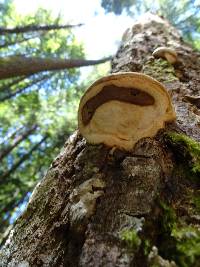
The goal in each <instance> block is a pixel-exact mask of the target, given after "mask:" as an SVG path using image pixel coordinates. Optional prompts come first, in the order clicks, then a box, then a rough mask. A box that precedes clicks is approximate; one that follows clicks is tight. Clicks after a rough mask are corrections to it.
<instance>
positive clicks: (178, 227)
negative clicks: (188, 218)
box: [158, 203, 200, 267]
mask: <svg viewBox="0 0 200 267" xmlns="http://www.w3.org/2000/svg"><path fill="white" fill-rule="evenodd" d="M160 206H161V208H162V213H163V215H162V217H161V218H160V219H159V220H160V224H161V225H160V226H161V233H160V236H161V238H160V239H161V242H160V244H159V246H158V247H159V253H160V255H161V256H163V257H164V258H167V259H170V260H174V261H175V262H176V263H177V264H178V266H180V267H190V266H194V267H197V266H200V265H198V264H199V262H200V229H198V228H197V227H196V226H195V225H186V224H185V222H184V221H182V220H180V219H178V218H177V217H176V214H175V212H174V210H173V209H172V208H171V207H169V206H167V205H166V204H164V203H161V205H160Z"/></svg>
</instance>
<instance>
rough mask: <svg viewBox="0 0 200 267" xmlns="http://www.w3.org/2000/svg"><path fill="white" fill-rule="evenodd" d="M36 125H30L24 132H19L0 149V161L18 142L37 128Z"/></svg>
mask: <svg viewBox="0 0 200 267" xmlns="http://www.w3.org/2000/svg"><path fill="white" fill-rule="evenodd" d="M37 127H38V126H37V125H33V126H32V127H30V128H29V129H26V131H25V132H23V133H21V134H20V135H18V136H17V137H16V138H15V139H14V142H13V143H12V144H11V145H9V146H7V147H5V148H3V149H2V150H1V151H0V162H1V161H2V159H3V158H4V157H6V156H7V155H8V154H9V153H10V152H11V151H12V150H13V149H14V148H15V147H16V146H17V145H18V144H20V143H21V142H22V141H24V140H25V139H26V138H27V137H28V136H29V135H31V134H32V133H33V132H34V131H35V130H36V129H37Z"/></svg>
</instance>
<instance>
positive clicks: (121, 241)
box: [0, 16, 200, 267]
mask: <svg viewBox="0 0 200 267" xmlns="http://www.w3.org/2000/svg"><path fill="white" fill-rule="evenodd" d="M158 46H171V47H174V48H175V49H176V51H177V53H178V57H179V62H178V63H177V64H176V65H175V66H172V65H170V64H169V63H168V62H167V61H165V60H162V59H154V58H152V56H151V53H152V52H153V50H154V49H155V48H157V47H158ZM199 59H200V54H199V53H197V52H194V51H193V50H192V49H191V47H190V46H188V45H186V44H184V43H183V41H182V39H181V37H180V35H179V33H178V32H177V31H176V30H175V29H174V28H173V27H171V26H170V25H169V24H168V23H167V22H166V21H164V20H162V19H160V18H158V17H156V16H153V17H152V16H151V17H150V19H148V18H147V16H146V18H145V20H143V22H138V23H136V24H134V25H133V27H131V28H130V29H128V30H127V31H126V33H125V35H124V36H123V40H122V44H121V46H120V48H119V50H118V52H117V55H116V57H115V58H114V60H113V64H112V72H119V71H137V72H144V73H146V74H149V75H150V76H152V77H154V78H156V79H158V80H159V81H161V82H162V83H164V84H165V86H166V87H167V89H168V90H169V92H170V94H171V96H172V98H173V102H174V106H175V109H176V112H177V121H176V122H175V123H173V124H170V125H168V126H167V127H166V129H165V130H162V131H160V132H159V133H158V134H157V136H156V137H155V138H154V139H151V138H145V139H142V140H140V141H139V142H138V143H137V144H136V146H135V147H134V149H133V151H132V152H130V153H126V152H123V151H119V150H117V149H116V150H115V151H114V152H113V151H111V150H110V149H109V148H108V147H105V146H104V145H96V146H94V145H90V144H86V142H85V140H84V139H83V138H82V137H81V136H80V134H79V133H78V132H76V133H74V134H73V135H72V136H71V137H70V138H69V140H68V141H67V143H66V144H65V146H64V149H63V151H62V152H61V153H60V155H59V156H58V157H57V158H56V159H55V160H54V162H53V163H52V165H51V167H50V169H49V171H48V172H47V174H46V176H45V177H44V178H43V179H42V181H41V182H40V183H39V184H38V186H37V187H36V188H35V190H34V192H33V195H32V197H31V200H30V202H29V204H28V207H27V209H26V211H25V212H24V214H23V215H22V216H21V217H20V218H19V219H18V220H17V222H16V224H15V226H14V229H13V230H12V232H11V234H10V237H9V239H8V240H7V242H6V244H5V246H4V247H3V249H2V251H1V254H0V259H1V264H0V266H2V267H11V266H36V267H37V266H81V267H90V266H91V267H93V266H121V267H122V266H137V267H143V266H144V267H145V266H154V267H155V266H168V267H170V266H171V267H172V266H184V267H185V266H200V251H199V246H200V234H199V227H200V216H199V215H198V212H199V210H200V201H199V200H200V195H199V190H200V188H199V178H198V177H199V172H200V167H199V165H198V164H199V158H200V148H199V144H198V143H197V142H196V141H199V139H200V128H199V110H198V109H197V108H196V107H194V106H193V105H192V104H190V103H187V102H183V97H184V95H185V94H190V95H195V94H198V91H199V89H200V88H199V87H200V85H199V81H200V78H199V74H200V60H199ZM169 131H170V132H171V133H169ZM174 132H179V133H184V134H186V135H187V136H189V137H191V138H192V139H190V138H188V137H187V136H186V135H184V134H181V135H180V134H176V133H174ZM195 140H196V141H195Z"/></svg>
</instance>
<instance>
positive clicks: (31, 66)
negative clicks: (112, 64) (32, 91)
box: [0, 56, 111, 80]
mask: <svg viewBox="0 0 200 267" xmlns="http://www.w3.org/2000/svg"><path fill="white" fill-rule="evenodd" d="M110 59H111V58H110V57H107V58H103V59H97V60H86V59H60V58H38V57H25V56H10V57H5V58H0V80H2V79H7V78H13V77H17V76H22V75H25V76H28V75H31V74H35V73H38V72H41V71H47V70H63V69H71V68H77V67H85V66H92V65H97V64H101V63H104V62H106V61H108V60H110Z"/></svg>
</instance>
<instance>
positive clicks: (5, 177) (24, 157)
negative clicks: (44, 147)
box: [0, 135, 48, 184]
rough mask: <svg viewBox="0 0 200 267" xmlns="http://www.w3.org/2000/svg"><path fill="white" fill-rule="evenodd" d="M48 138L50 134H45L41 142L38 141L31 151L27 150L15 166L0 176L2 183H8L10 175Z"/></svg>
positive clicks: (0, 182)
mask: <svg viewBox="0 0 200 267" xmlns="http://www.w3.org/2000/svg"><path fill="white" fill-rule="evenodd" d="M47 138H48V135H45V136H44V137H43V138H42V139H41V141H40V142H38V143H36V144H35V145H34V146H33V147H32V148H31V149H30V151H29V152H27V153H26V154H24V155H23V156H22V157H21V158H20V159H19V160H18V161H17V162H16V163H14V164H13V166H12V167H11V169H10V170H8V171H6V172H5V173H3V174H2V175H1V176H0V184H2V183H7V182H8V179H9V177H10V175H11V174H12V173H13V172H14V171H15V170H16V169H17V168H19V167H20V166H21V165H22V164H23V163H24V162H25V160H27V159H28V158H29V157H30V156H31V155H32V153H33V152H34V151H36V150H37V149H38V147H40V145H41V144H42V143H44V141H45V140H46V139H47Z"/></svg>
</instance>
